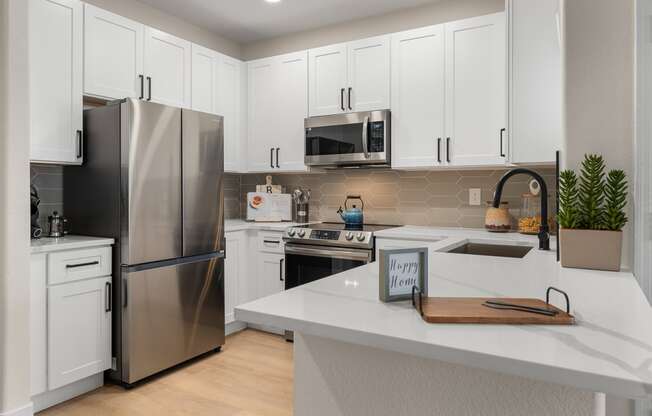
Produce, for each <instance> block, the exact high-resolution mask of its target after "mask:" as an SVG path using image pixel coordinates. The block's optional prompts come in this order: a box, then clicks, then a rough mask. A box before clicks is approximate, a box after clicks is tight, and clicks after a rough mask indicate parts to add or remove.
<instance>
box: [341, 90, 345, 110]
mask: <svg viewBox="0 0 652 416" xmlns="http://www.w3.org/2000/svg"><path fill="white" fill-rule="evenodd" d="M340 108H342V111H345V110H346V108H344V88H342V89H341V90H340Z"/></svg>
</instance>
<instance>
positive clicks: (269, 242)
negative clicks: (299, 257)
mask: <svg viewBox="0 0 652 416" xmlns="http://www.w3.org/2000/svg"><path fill="white" fill-rule="evenodd" d="M263 243H265V244H280V243H281V242H280V241H274V240H263Z"/></svg>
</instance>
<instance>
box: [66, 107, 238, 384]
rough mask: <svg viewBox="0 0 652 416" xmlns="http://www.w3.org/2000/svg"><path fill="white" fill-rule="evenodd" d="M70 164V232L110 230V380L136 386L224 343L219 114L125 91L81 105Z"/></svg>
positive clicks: (97, 233) (102, 233)
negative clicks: (80, 137)
mask: <svg viewBox="0 0 652 416" xmlns="http://www.w3.org/2000/svg"><path fill="white" fill-rule="evenodd" d="M84 151H85V157H84V160H85V163H84V165H83V166H80V167H66V168H65V171H64V212H65V214H66V216H67V217H68V219H69V223H70V231H71V232H72V233H75V234H83V235H95V236H103V237H113V238H115V239H116V244H115V246H114V250H113V305H114V308H113V310H114V312H113V316H112V318H113V332H112V333H113V341H112V343H113V357H114V368H113V370H112V371H111V373H110V375H111V377H112V378H114V379H116V380H118V381H120V382H122V383H124V384H127V385H130V384H133V383H135V382H136V381H139V380H142V379H143V378H145V377H148V376H150V375H152V374H155V373H158V372H160V371H162V370H164V369H167V368H170V367H172V366H174V365H176V364H179V363H182V362H184V361H186V360H188V359H190V358H193V357H196V356H198V355H201V354H203V353H206V352H209V351H212V350H216V349H219V348H220V346H221V345H223V344H224V254H225V252H224V248H225V243H224V209H223V208H224V207H223V175H224V156H223V154H224V152H223V119H222V117H221V116H215V115H211V114H205V113H200V112H195V111H190V110H184V109H179V108H173V107H168V106H164V105H160V104H155V103H151V102H146V101H141V100H136V99H125V100H121V101H118V102H115V103H112V104H109V105H107V106H104V107H99V108H94V109H90V110H86V111H84Z"/></svg>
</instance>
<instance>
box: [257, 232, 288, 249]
mask: <svg viewBox="0 0 652 416" xmlns="http://www.w3.org/2000/svg"><path fill="white" fill-rule="evenodd" d="M258 250H260V251H264V252H266V253H278V254H283V250H284V244H283V233H282V232H261V233H258Z"/></svg>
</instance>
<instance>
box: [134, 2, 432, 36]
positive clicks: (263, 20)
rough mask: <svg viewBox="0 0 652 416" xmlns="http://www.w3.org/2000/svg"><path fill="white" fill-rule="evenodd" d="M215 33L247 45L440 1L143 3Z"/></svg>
mask: <svg viewBox="0 0 652 416" xmlns="http://www.w3.org/2000/svg"><path fill="white" fill-rule="evenodd" d="M141 1H142V2H144V3H147V4H149V5H151V6H153V7H156V8H158V9H160V10H163V11H165V12H167V13H170V14H172V15H175V16H177V17H180V18H182V19H184V20H186V21H189V22H191V23H193V24H195V25H197V26H200V27H203V28H205V29H207V30H209V31H211V32H213V33H216V34H218V35H221V36H223V37H226V38H228V39H231V40H234V41H236V42H239V43H248V42H253V41H258V40H262V39H268V38H273V37H276V36H281V35H284V34H288V33H292V32H299V31H303V30H308V29H315V28H319V27H323V26H328V25H332V24H336V23H341V22H345V21H348V20H354V19H360V18H364V17H370V16H375V15H381V14H385V13H389V12H393V11H396V10H400V9H405V8H410V7H415V6H420V5H423V4H427V3H435V2H437V1H438V0H281V1H280V2H279V3H274V4H270V3H267V2H265V0H141Z"/></svg>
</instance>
